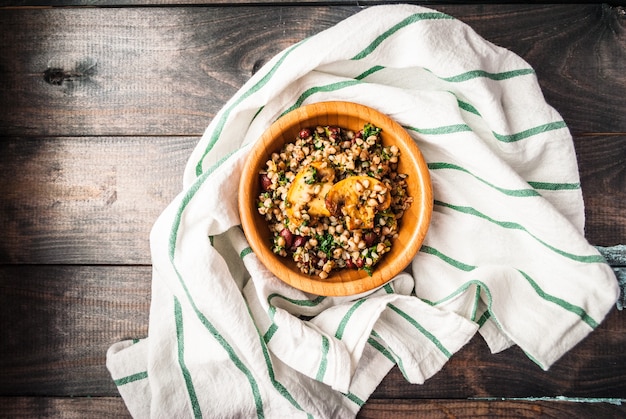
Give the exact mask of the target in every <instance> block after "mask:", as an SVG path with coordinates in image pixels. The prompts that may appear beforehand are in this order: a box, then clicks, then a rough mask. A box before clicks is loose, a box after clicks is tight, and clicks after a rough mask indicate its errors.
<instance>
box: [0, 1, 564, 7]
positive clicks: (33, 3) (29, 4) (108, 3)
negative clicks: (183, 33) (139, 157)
mask: <svg viewBox="0 0 626 419" xmlns="http://www.w3.org/2000/svg"><path fill="white" fill-rule="evenodd" d="M207 3H208V2H207V0H4V3H3V6H0V9H1V8H2V7H6V8H9V7H24V6H26V7H33V6H90V7H94V6H100V7H103V6H115V7H137V6H176V5H178V6H188V5H200V6H202V5H206V4H207ZM210 3H211V4H214V5H231V6H232V5H251V4H255V5H275V4H285V5H290V4H293V3H294V0H254V1H249V0H211V2H210ZM298 3H299V4H303V3H304V4H307V5H328V4H329V3H332V4H336V5H342V4H345V5H354V4H355V1H354V0H333V1H329V0H299V1H298ZM381 3H398V0H359V1H358V3H357V4H358V5H359V6H370V5H377V4H381ZM403 3H412V2H411V1H407V2H403ZM413 3H417V2H413ZM418 3H419V4H422V5H427V4H432V5H435V6H441V5H445V4H455V5H458V4H459V1H455V0H425V1H420V2H418ZM500 3H510V2H508V1H506V0H504V1H501V2H500ZM525 3H527V4H559V3H567V0H527V1H525Z"/></svg>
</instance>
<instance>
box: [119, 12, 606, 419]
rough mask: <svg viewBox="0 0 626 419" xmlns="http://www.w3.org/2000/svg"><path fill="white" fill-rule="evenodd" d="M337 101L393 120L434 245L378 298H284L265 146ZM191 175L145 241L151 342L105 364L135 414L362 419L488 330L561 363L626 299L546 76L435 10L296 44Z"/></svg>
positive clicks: (383, 18) (363, 22)
mask: <svg viewBox="0 0 626 419" xmlns="http://www.w3.org/2000/svg"><path fill="white" fill-rule="evenodd" d="M329 45H333V48H328V46H329ZM328 100H343V101H352V102H358V103H361V104H364V105H367V106H370V107H372V108H375V109H377V110H379V111H381V112H383V113H385V114H387V115H389V116H390V117H392V118H393V119H395V120H396V121H398V122H399V123H400V124H401V125H402V126H403V127H405V129H406V130H407V132H408V133H409V134H410V135H411V136H412V138H413V139H414V140H415V141H416V143H417V145H418V146H419V147H420V149H421V150H422V152H423V154H424V157H425V159H426V161H427V163H428V167H429V169H430V174H431V178H432V182H433V189H434V199H435V205H434V213H433V217H432V223H431V226H430V229H429V231H428V234H427V236H426V239H425V241H424V244H423V246H422V248H421V249H420V251H419V252H418V254H417V255H416V257H415V259H414V260H413V261H412V263H411V264H410V265H409V266H408V267H407V269H406V271H405V272H403V273H402V274H400V275H398V276H397V277H396V278H394V279H393V280H392V281H391V282H389V283H387V284H385V285H384V286H383V287H381V288H379V289H377V290H374V291H373V292H371V293H368V294H367V295H360V296H353V297H341V298H331V297H320V296H315V295H309V294H306V293H303V292H301V291H298V290H296V289H294V288H292V287H290V286H288V285H286V284H285V283H283V282H281V281H280V280H278V279H277V278H276V277H274V276H273V275H272V274H271V273H270V272H269V271H268V270H267V269H266V268H265V267H264V265H263V263H262V261H260V260H259V259H258V258H257V257H256V255H255V254H254V253H253V252H252V251H251V249H250V247H249V245H248V243H247V242H246V239H245V236H244V235H243V232H242V231H241V228H240V226H239V225H240V221H239V215H238V211H237V193H236V191H237V188H238V183H239V179H240V174H241V170H242V167H243V165H244V164H245V159H246V156H247V154H248V152H249V150H250V146H251V145H252V144H253V143H254V142H255V141H256V140H257V139H258V138H259V136H260V135H261V134H262V133H263V131H264V130H265V129H266V128H267V127H268V126H269V125H270V124H271V123H272V122H274V121H275V120H276V119H277V118H278V117H280V116H281V115H283V114H285V113H286V112H288V111H289V110H292V109H295V108H298V107H299V106H302V105H305V104H308V103H314V102H321V101H328ZM351 128H353V129H354V128H355V127H351ZM356 128H357V129H358V128H359V127H356ZM181 175H182V178H183V187H182V190H181V192H180V194H179V195H178V196H177V197H176V198H175V199H174V200H173V201H172V202H171V203H170V205H168V207H167V208H166V209H165V210H164V212H163V213H162V214H161V215H160V217H159V218H158V220H156V222H155V225H154V227H153V229H152V232H151V236H150V243H151V251H152V261H153V277H152V303H151V309H150V320H149V332H148V336H147V337H145V338H143V339H137V340H133V341H131V340H128V341H123V342H119V343H116V344H114V345H113V346H112V347H111V348H110V349H109V351H108V354H107V367H108V369H109V371H110V373H111V375H112V378H113V380H114V382H115V384H116V385H117V387H118V389H119V392H120V394H121V395H122V397H123V398H124V401H125V402H126V404H127V406H128V409H129V411H130V412H131V414H132V415H133V416H134V417H137V418H147V417H155V418H160V417H163V418H171V417H268V418H282V417H290V418H297V417H303V418H304V417H316V418H350V417H354V416H355V415H356V413H357V412H358V410H359V409H360V408H361V407H362V406H363V404H364V403H365V402H366V401H367V399H368V397H369V396H370V394H371V393H372V392H373V391H374V389H375V388H376V386H377V385H378V384H379V383H380V381H381V380H382V379H383V378H384V376H385V375H386V374H387V372H388V371H389V370H390V369H391V368H392V367H393V366H395V365H397V366H398V367H399V369H400V371H401V372H402V374H403V375H404V377H405V378H406V379H407V380H408V381H409V382H411V383H418V384H419V383H423V382H424V381H425V380H427V379H428V378H429V377H431V376H432V375H434V374H436V373H437V372H438V371H439V370H440V369H441V368H442V367H443V365H445V363H446V362H447V361H448V359H450V358H451V357H452V356H453V355H454V354H455V352H457V351H458V350H459V349H460V348H461V347H463V345H465V344H466V343H467V342H468V341H469V340H470V339H472V337H473V336H475V335H477V334H479V335H480V336H482V338H483V339H485V341H486V342H487V344H488V345H489V347H490V349H491V350H492V351H493V352H498V351H502V350H504V349H506V348H508V347H510V346H512V345H518V346H519V347H520V348H521V349H522V350H523V351H524V352H525V353H526V354H527V355H528V356H529V358H531V359H532V360H533V361H534V362H536V363H537V364H538V368H543V369H548V368H549V367H550V365H552V364H553V363H554V362H555V361H557V360H558V359H559V358H560V357H561V356H562V355H563V354H564V353H566V352H567V351H568V350H569V349H571V348H572V347H573V346H574V345H576V344H577V343H578V342H579V341H580V340H582V339H583V338H584V337H585V336H586V335H587V334H589V333H590V332H591V331H592V330H593V329H594V328H596V327H597V326H598V324H600V323H601V322H602V320H603V319H604V317H605V315H606V314H607V313H608V311H609V310H610V309H611V308H612V306H613V305H614V304H615V301H616V299H617V297H618V288H617V282H616V279H615V276H614V274H613V271H612V270H611V269H610V268H609V266H608V265H607V264H606V262H605V260H604V259H603V258H602V256H601V255H600V254H599V253H598V251H597V250H596V249H595V248H594V247H592V246H590V245H589V243H588V242H587V241H586V240H585V238H584V231H583V228H584V207H583V200H582V193H581V189H580V183H579V176H578V168H577V162H576V156H575V153H574V148H573V144H572V138H571V135H570V132H569V131H568V128H567V126H566V124H565V122H564V121H563V119H562V117H561V116H560V115H559V114H558V112H557V111H555V110H554V109H553V108H552V107H551V106H549V105H548V104H547V103H546V102H545V100H544V98H543V95H542V93H541V90H540V88H539V85H538V83H537V77H536V74H535V72H534V71H533V69H532V68H531V67H530V66H529V65H528V63H526V62H525V61H524V60H522V59H521V58H520V57H518V56H517V55H515V54H513V53H512V52H510V51H508V50H506V49H503V48H500V47H498V46H496V45H494V44H492V43H490V42H488V41H486V40H484V39H483V38H481V37H480V36H478V35H477V34H476V33H475V32H474V31H473V30H472V29H471V28H470V27H468V26H467V25H466V24H464V23H462V22H461V21H459V20H457V19H454V18H453V17H451V16H448V15H445V14H443V13H439V12H437V11H435V10H432V9H428V8H424V7H419V6H408V5H385V6H375V7H370V8H366V9H364V10H363V11H361V12H359V13H357V14H355V15H353V16H351V17H349V18H348V19H346V20H344V21H342V22H339V23H338V24H337V25H335V26H333V27H331V28H329V29H327V30H325V31H322V32H320V33H318V34H317V35H315V36H312V37H310V38H308V39H305V40H303V41H301V42H299V43H297V44H295V45H293V46H291V47H289V48H287V49H286V50H284V51H283V52H281V53H280V54H278V55H277V56H276V57H274V58H273V59H272V60H271V61H270V62H269V63H267V64H266V65H265V66H264V67H263V68H262V69H261V70H260V71H259V72H258V73H256V74H255V75H254V76H253V77H252V78H251V79H250V80H249V81H248V82H247V83H246V84H245V85H244V86H243V87H242V88H241V89H240V90H239V91H238V92H237V94H235V95H234V96H233V97H232V98H231V99H230V100H229V101H228V102H227V103H226V104H225V105H224V107H223V108H222V109H221V111H220V112H219V113H218V114H217V115H216V116H215V118H214V120H213V121H212V122H211V123H210V125H209V126H208V128H207V130H206V132H205V133H204V135H203V137H202V138H201V140H200V141H199V143H198V145H197V147H196V148H195V150H194V151H193V153H192V154H191V156H190V158H189V161H188V164H187V166H186V169H185V172H184V173H183V174H181Z"/></svg>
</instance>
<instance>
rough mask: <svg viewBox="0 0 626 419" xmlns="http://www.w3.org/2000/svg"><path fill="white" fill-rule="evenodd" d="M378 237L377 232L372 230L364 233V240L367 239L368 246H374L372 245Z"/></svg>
mask: <svg viewBox="0 0 626 419" xmlns="http://www.w3.org/2000/svg"><path fill="white" fill-rule="evenodd" d="M377 239H378V236H376V233H374V232H372V231H369V232H367V233H365V234H364V235H363V240H365V244H366V245H367V247H372V245H373V244H374V243H376V240H377Z"/></svg>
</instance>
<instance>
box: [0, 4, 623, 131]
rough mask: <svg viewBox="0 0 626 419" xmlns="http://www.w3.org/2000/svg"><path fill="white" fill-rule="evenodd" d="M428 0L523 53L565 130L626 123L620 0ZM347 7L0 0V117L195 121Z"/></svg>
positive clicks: (18, 123) (7, 123) (150, 126)
mask: <svg viewBox="0 0 626 419" xmlns="http://www.w3.org/2000/svg"><path fill="white" fill-rule="evenodd" d="M437 8H438V9H440V10H442V11H444V12H448V13H450V14H452V15H453V16H455V17H458V18H459V19H461V20H463V21H465V22H467V23H469V24H470V25H471V26H472V27H473V28H474V29H475V30H476V31H477V32H478V33H480V34H482V35H483V36H485V37H486V38H487V39H489V40H491V41H493V42H494V43H496V44H499V45H502V46H504V47H507V48H510V49H511V50H512V51H514V52H516V53H518V54H520V55H521V56H522V57H524V58H525V59H527V60H528V61H529V63H530V64H531V65H533V66H534V67H535V69H536V70H537V73H538V75H539V78H540V82H541V85H542V87H543V88H544V90H545V94H546V97H547V99H548V101H549V102H550V103H551V104H552V105H553V106H555V107H556V109H557V110H559V111H560V112H561V113H562V114H563V116H564V117H565V120H566V121H567V123H568V124H569V126H570V127H571V129H572V130H573V131H574V132H576V133H587V132H602V133H606V132H626V119H625V118H622V117H619V115H624V114H626V104H625V103H624V101H623V100H621V98H623V97H625V96H626V83H625V78H624V77H625V76H624V72H623V71H622V70H623V69H622V63H623V62H625V60H626V36H625V35H624V34H626V31H624V30H623V25H624V13H623V9H620V8H614V7H613V8H611V7H608V6H603V5H593V4H592V5H580V4H577V5H542V6H536V5H535V6H533V5H490V6H486V5H458V6H453V5H444V6H441V7H437ZM359 10H361V7H359V6H332V7H331V6H310V7H307V8H306V19H303V9H302V8H301V7H296V6H242V7H234V8H233V7H226V6H216V7H177V8H159V7H155V8H16V9H5V10H3V11H2V13H0V38H2V39H3V40H4V42H3V45H4V48H2V50H0V63H1V65H0V78H2V80H3V83H1V84H0V97H3V98H4V100H3V101H2V102H1V103H0V131H2V132H4V133H5V134H7V135H16V136H21V135H33V136H37V135H59V136H63V135H72V136H73V135H79V136H80V135H85V134H88V135H170V134H171V135H199V134H201V133H202V132H203V130H204V129H205V127H206V125H207V124H208V123H209V121H210V120H211V118H212V117H213V116H214V115H215V113H216V112H217V111H218V110H219V109H220V108H221V107H222V106H223V104H224V103H225V102H226V101H227V100H228V99H229V98H230V97H231V96H232V95H233V94H234V93H235V92H236V90H237V89H238V88H239V87H240V86H241V85H242V84H243V83H244V82H245V81H246V80H248V78H249V77H250V75H251V74H252V73H253V72H254V71H255V70H256V69H258V67H259V66H260V65H262V64H263V63H265V62H267V61H268V60H269V59H270V58H271V57H272V56H274V55H275V54H276V53H277V52H279V51H281V50H282V49H284V48H286V47H288V46H291V45H292V44H294V43H295V42H297V41H299V40H301V39H303V38H305V37H307V36H310V35H313V34H315V33H317V32H319V31H320V30H323V29H325V28H328V27H330V26H332V25H333V24H335V23H337V22H339V21H340V20H342V19H344V18H346V17H348V16H351V15H352V14H354V13H356V12H357V11H359ZM546 16H549V18H546ZM24 28H27V30H24ZM268 39H271V40H272V42H267V40H268ZM234 42H236V43H237V48H233V47H232V45H233V43H234Z"/></svg>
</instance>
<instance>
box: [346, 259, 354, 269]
mask: <svg viewBox="0 0 626 419" xmlns="http://www.w3.org/2000/svg"><path fill="white" fill-rule="evenodd" d="M346 268H348V269H356V265H355V264H354V262H352V259H348V260H346Z"/></svg>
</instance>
